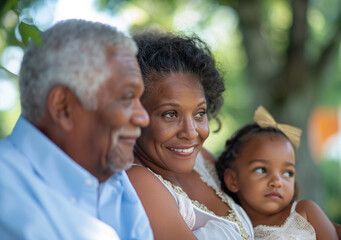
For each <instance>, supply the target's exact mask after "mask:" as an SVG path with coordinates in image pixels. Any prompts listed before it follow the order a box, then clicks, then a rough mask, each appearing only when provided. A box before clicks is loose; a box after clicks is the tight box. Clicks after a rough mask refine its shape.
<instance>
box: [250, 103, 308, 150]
mask: <svg viewBox="0 0 341 240" xmlns="http://www.w3.org/2000/svg"><path fill="white" fill-rule="evenodd" d="M253 119H254V121H255V122H256V123H257V124H258V125H259V126H260V127H261V128H266V127H273V128H276V129H278V130H280V131H281V132H282V133H284V135H285V136H287V138H288V139H289V141H290V142H291V143H292V145H294V147H295V148H296V149H297V148H298V147H299V146H300V137H301V134H302V130H301V129H299V128H296V127H293V126H290V125H287V124H279V123H277V122H276V121H275V119H274V118H273V117H272V116H271V114H270V113H269V112H268V111H267V110H266V109H265V108H264V107H263V106H259V107H258V108H257V109H256V111H255V115H254V117H253Z"/></svg>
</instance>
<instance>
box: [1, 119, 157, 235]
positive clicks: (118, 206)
mask: <svg viewBox="0 0 341 240" xmlns="http://www.w3.org/2000/svg"><path fill="white" fill-rule="evenodd" d="M116 234H117V235H118V236H119V238H120V239H153V234H152V230H151V227H150V224H149V221H148V218H147V215H146V213H145V211H144V209H143V207H142V204H141V202H140V200H139V198H138V196H137V194H136V192H135V190H134V188H133V186H132V185H131V183H130V181H129V179H128V177H127V175H126V173H125V172H124V171H122V172H120V173H117V174H115V175H114V176H112V177H111V178H109V179H108V180H107V181H106V182H104V183H101V184H100V183H99V182H98V180H97V178H95V177H94V176H93V175H91V174H90V173H89V172H88V171H87V170H85V169H84V168H83V167H81V166H80V165H78V164H77V163H76V162H75V161H73V160H72V159H71V158H70V157H69V156H68V155H67V154H65V153H64V152H63V151H62V150H61V149H60V148H58V147H57V146H56V145H55V144H54V143H53V142H52V141H50V140H49V139H48V138H47V137H46V136H45V135H44V134H42V133H41V132H40V131H39V130H37V129H36V128H35V127H34V126H33V125H31V124H30V123H29V122H28V121H27V120H26V119H25V118H23V117H20V118H19V120H18V122H17V123H16V126H15V127H14V129H13V132H12V134H11V135H9V136H8V137H7V138H5V139H3V140H1V141H0V236H1V239H35V240H36V239H111V240H113V239H118V238H117V235H116Z"/></svg>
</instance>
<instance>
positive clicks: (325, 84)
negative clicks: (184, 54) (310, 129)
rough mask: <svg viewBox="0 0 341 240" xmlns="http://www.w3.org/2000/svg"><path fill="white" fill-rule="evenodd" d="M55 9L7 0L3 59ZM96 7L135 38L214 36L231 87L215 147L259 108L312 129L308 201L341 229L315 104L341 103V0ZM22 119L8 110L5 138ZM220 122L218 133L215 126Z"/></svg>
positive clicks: (111, 2)
mask: <svg viewBox="0 0 341 240" xmlns="http://www.w3.org/2000/svg"><path fill="white" fill-rule="evenodd" d="M50 1H53V0H50ZM46 2H47V1H43V0H5V1H2V2H1V4H0V13H1V15H0V54H1V53H3V51H4V50H5V49H6V48H7V47H8V46H17V47H20V48H22V49H24V48H25V45H26V44H27V42H28V40H29V39H31V40H34V41H36V42H37V43H39V41H40V40H39V37H38V36H39V31H40V26H38V24H37V22H36V21H35V18H34V16H35V15H34V14H33V15H32V14H31V15H30V14H27V13H28V12H29V10H30V9H34V8H35V7H36V6H38V5H39V4H40V5H41V4H46ZM95 7H96V9H97V10H99V11H103V12H105V13H110V14H112V15H116V16H121V17H122V18H123V19H124V20H126V21H128V22H129V23H130V33H131V34H134V33H137V32H139V31H143V30H144V29H146V28H158V29H161V30H163V31H180V32H183V33H188V34H191V33H193V32H194V33H196V34H197V35H199V36H200V37H201V38H202V39H204V40H205V41H206V42H207V43H208V44H209V46H210V47H211V49H212V51H213V53H214V55H215V57H216V59H217V62H218V63H219V66H220V68H221V69H222V70H223V72H224V76H225V81H226V88H227V91H226V92H225V93H224V97H225V102H224V107H223V109H222V112H221V120H222V123H223V126H222V129H221V131H220V132H219V133H217V134H215V133H212V134H211V135H210V137H209V138H208V140H207V141H206V143H205V146H206V147H207V148H208V149H209V150H211V151H212V152H213V153H214V154H215V155H219V153H220V152H221V151H222V149H223V146H224V143H225V140H226V139H227V138H228V137H230V136H231V134H232V133H233V132H234V131H235V130H236V129H237V128H239V127H241V126H242V125H243V124H245V123H247V122H250V121H252V116H253V111H254V109H255V108H256V106H258V105H259V104H262V105H264V106H265V107H266V108H267V109H269V110H270V112H271V113H272V114H273V115H274V116H275V118H276V120H278V121H279V122H285V123H289V124H293V125H295V126H298V127H300V128H302V129H303V131H304V134H303V136H302V144H301V147H300V149H299V150H298V152H297V168H298V174H297V175H298V181H299V183H300V185H301V186H302V191H303V196H304V197H306V198H310V199H313V200H315V201H317V202H318V203H319V204H320V205H321V206H322V207H323V209H324V210H325V211H326V212H327V214H328V216H329V217H330V218H331V219H332V220H334V221H336V222H340V218H341V205H340V204H339V203H338V202H339V201H338V199H341V198H340V189H341V188H340V184H341V180H340V159H338V161H324V162H323V163H320V164H318V165H317V164H315V163H314V162H313V160H312V157H311V154H310V151H309V148H308V134H307V125H308V120H309V116H310V113H311V111H312V109H314V107H315V106H317V105H321V104H322V105H328V106H334V107H338V106H340V105H341V97H340V92H341V48H340V40H341V1H339V0H310V1H308V0H295V1H290V0H276V1H273V0H258V1H254V0H242V1H241V0H240V1H238V0H164V1H159V0H95ZM74 11H77V9H75V10H74ZM35 14H36V15H37V14H39V12H38V13H37V12H36V13H35ZM40 44H41V43H40ZM3 61H6V60H3ZM4 78H7V79H10V80H11V81H13V82H14V83H15V86H17V85H18V84H17V76H16V74H15V73H13V72H11V71H9V70H8V69H7V68H5V67H4V64H3V63H1V64H0V81H1V79H4ZM0 99H1V96H0ZM19 114H20V106H19V103H18V102H17V103H15V104H14V105H13V107H12V108H11V109H8V110H6V111H0V138H2V137H4V136H6V135H8V134H9V133H10V131H11V129H12V127H13V125H14V123H15V120H16V119H17V117H18V116H19ZM210 124H211V129H215V123H214V122H211V123H210ZM321 179H322V180H321ZM311 186H313V187H311Z"/></svg>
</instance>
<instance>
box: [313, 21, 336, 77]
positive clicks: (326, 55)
mask: <svg viewBox="0 0 341 240" xmlns="http://www.w3.org/2000/svg"><path fill="white" fill-rule="evenodd" d="M340 42H341V16H340V17H339V19H338V21H337V27H336V30H335V32H334V35H333V37H332V38H331V39H330V41H329V43H328V44H326V46H325V48H324V49H323V50H322V51H321V54H320V56H319V58H318V60H317V61H316V64H315V66H314V68H313V71H314V75H315V76H317V77H316V78H315V80H316V81H318V80H321V78H320V77H319V76H320V75H321V74H322V72H323V71H324V69H325V68H326V66H327V65H328V62H329V60H330V59H331V57H332V56H333V55H334V54H335V49H336V48H337V47H338V46H339V44H340Z"/></svg>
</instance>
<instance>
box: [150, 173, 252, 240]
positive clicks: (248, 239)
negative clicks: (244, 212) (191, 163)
mask: <svg viewBox="0 0 341 240" xmlns="http://www.w3.org/2000/svg"><path fill="white" fill-rule="evenodd" d="M148 169H149V168H148ZM149 170H150V171H151V172H152V173H154V175H155V176H156V177H158V178H159V179H160V181H162V182H163V183H165V184H166V185H167V186H168V187H170V188H172V189H173V190H174V191H175V192H176V193H177V194H180V195H182V196H184V197H186V198H188V199H189V200H191V202H192V204H193V205H194V206H196V207H198V208H200V209H201V210H203V211H205V212H208V213H210V214H212V215H214V216H217V217H220V218H224V219H226V220H229V221H231V222H235V223H236V224H237V225H238V227H239V231H240V234H241V237H242V239H244V240H251V237H250V236H249V234H248V233H247V231H246V229H245V228H244V226H243V224H242V222H241V221H240V220H239V218H238V216H237V214H236V210H235V209H234V208H233V207H232V205H233V204H231V202H230V199H229V198H227V197H226V195H225V193H224V192H223V191H221V190H220V189H215V188H213V189H214V190H215V193H216V195H217V196H218V197H219V198H220V199H221V200H222V202H224V203H226V204H227V205H228V206H229V208H230V210H229V212H228V215H227V216H218V215H216V214H215V213H214V212H212V211H211V210H209V209H208V208H207V207H206V206H205V205H204V204H202V203H200V202H199V201H197V200H192V199H190V198H189V197H188V195H187V193H186V192H184V190H182V188H181V187H179V186H176V185H174V184H172V183H171V182H170V181H168V180H166V179H164V178H163V177H162V176H161V175H159V174H156V173H155V172H153V171H152V170H151V169H149ZM199 175H200V174H199ZM200 176H201V175H200ZM200 178H201V177H200ZM201 180H202V181H203V182H204V183H206V184H207V182H206V181H205V179H203V178H201ZM207 185H208V184H207ZM208 186H209V187H211V186H210V185H208ZM211 188H212V187H211Z"/></svg>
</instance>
